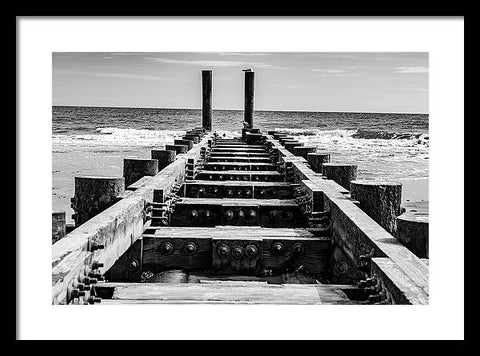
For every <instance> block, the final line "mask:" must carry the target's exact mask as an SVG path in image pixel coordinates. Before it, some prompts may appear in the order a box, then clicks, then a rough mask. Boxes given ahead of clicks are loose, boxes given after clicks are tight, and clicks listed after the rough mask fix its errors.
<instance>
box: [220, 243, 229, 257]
mask: <svg viewBox="0 0 480 356" xmlns="http://www.w3.org/2000/svg"><path fill="white" fill-rule="evenodd" d="M229 254H230V246H228V245H227V244H220V245H218V247H217V255H219V256H220V257H223V258H225V257H227V256H228V255H229Z"/></svg>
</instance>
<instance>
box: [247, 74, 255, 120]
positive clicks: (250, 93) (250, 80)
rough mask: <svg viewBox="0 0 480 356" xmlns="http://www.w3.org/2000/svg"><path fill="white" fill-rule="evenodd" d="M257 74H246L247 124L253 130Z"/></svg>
mask: <svg viewBox="0 0 480 356" xmlns="http://www.w3.org/2000/svg"><path fill="white" fill-rule="evenodd" d="M254 82H255V72H251V71H248V72H245V122H246V123H247V124H248V125H249V128H253V107H254Z"/></svg>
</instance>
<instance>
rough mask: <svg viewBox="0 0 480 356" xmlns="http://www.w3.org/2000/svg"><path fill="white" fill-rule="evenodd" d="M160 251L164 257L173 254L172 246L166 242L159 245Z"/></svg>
mask: <svg viewBox="0 0 480 356" xmlns="http://www.w3.org/2000/svg"><path fill="white" fill-rule="evenodd" d="M160 251H161V252H162V254H164V255H171V254H172V252H173V244H172V243H171V242H168V241H166V242H162V244H161V245H160Z"/></svg>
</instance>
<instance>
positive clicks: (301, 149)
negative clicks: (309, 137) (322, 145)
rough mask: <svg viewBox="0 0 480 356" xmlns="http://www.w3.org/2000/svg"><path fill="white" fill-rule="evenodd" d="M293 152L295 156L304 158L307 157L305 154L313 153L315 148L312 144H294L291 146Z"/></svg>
mask: <svg viewBox="0 0 480 356" xmlns="http://www.w3.org/2000/svg"><path fill="white" fill-rule="evenodd" d="M292 149H293V152H292V153H293V154H294V155H295V156H300V157H303V158H305V159H307V154H309V153H314V152H315V151H316V150H317V148H316V147H313V146H303V144H301V145H298V146H294V147H293V148H292Z"/></svg>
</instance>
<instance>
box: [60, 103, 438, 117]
mask: <svg viewBox="0 0 480 356" xmlns="http://www.w3.org/2000/svg"><path fill="white" fill-rule="evenodd" d="M55 106H57V107H80V108H118V109H159V110H202V109H201V108H161V107H149V106H143V107H142V106H105V105H58V104H57V105H55V104H52V107H55ZM212 111H244V110H243V109H212ZM255 111H266V112H275V111H277V112H318V113H350V114H402V115H429V113H428V112H427V113H422V112H397V111H318V110H276V109H255V110H254V112H255Z"/></svg>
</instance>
